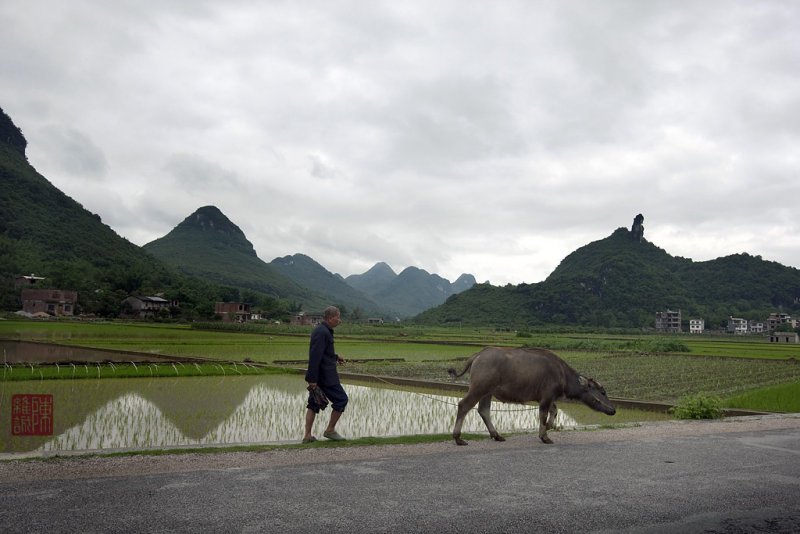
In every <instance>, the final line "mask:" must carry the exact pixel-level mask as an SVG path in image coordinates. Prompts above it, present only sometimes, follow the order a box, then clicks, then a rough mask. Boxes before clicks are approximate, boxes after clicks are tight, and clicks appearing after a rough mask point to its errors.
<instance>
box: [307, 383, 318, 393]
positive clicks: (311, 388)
mask: <svg viewBox="0 0 800 534" xmlns="http://www.w3.org/2000/svg"><path fill="white" fill-rule="evenodd" d="M306 389H307V390H308V391H313V390H315V389H317V383H316V382H309V383H308V387H306Z"/></svg>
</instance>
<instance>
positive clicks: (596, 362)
mask: <svg viewBox="0 0 800 534" xmlns="http://www.w3.org/2000/svg"><path fill="white" fill-rule="evenodd" d="M209 326H212V325H209ZM213 326H215V327H219V326H221V325H213ZM233 328H234V329H230V330H206V329H199V328H190V327H189V326H186V325H156V324H125V323H82V322H77V321H59V322H49V321H47V322H37V321H16V320H13V321H12V320H5V321H0V339H8V340H26V341H40V342H50V343H59V344H64V345H73V346H82V347H93V348H104V349H113V350H125V351H136V352H141V353H150V354H157V355H162V356H164V355H168V356H171V357H175V358H176V359H180V358H181V357H200V358H208V359H213V360H222V361H225V362H239V363H242V362H245V361H249V362H257V363H265V364H276V363H282V362H293V361H295V362H303V361H304V360H305V359H306V358H307V355H308V335H309V332H310V328H308V327H305V328H301V327H289V326H282V325H281V326H278V325H264V324H261V325H259V324H255V325H245V326H244V327H233ZM486 345H507V346H522V345H533V346H543V347H550V348H551V349H552V350H553V351H554V352H556V353H557V354H559V356H561V357H562V358H563V359H564V360H566V361H567V362H568V363H569V364H570V365H571V366H572V367H574V368H575V369H576V370H577V371H579V372H580V373H582V374H584V375H586V376H591V377H593V378H596V379H597V380H599V381H600V382H602V383H603V385H604V386H605V388H606V390H607V391H608V392H609V394H610V396H612V397H616V398H628V399H636V400H645V401H658V402H669V403H674V402H677V401H678V400H679V399H680V398H682V397H683V396H685V395H694V394H698V393H703V394H710V395H716V396H719V397H721V398H723V399H724V400H725V404H726V406H729V407H737V408H745V409H755V410H768V411H786V412H795V411H800V408H798V407H797V406H796V404H794V403H792V402H791V401H792V400H793V399H796V398H798V397H799V396H800V395H798V388H800V363H799V362H798V360H800V346H798V345H779V344H770V343H767V342H766V341H765V340H764V338H760V337H759V338H737V337H732V336H731V337H728V336H724V337H722V336H721V337H710V336H699V337H696V336H689V335H676V336H663V335H661V336H655V335H646V334H642V335H615V336H602V335H596V334H595V335H589V334H542V333H537V334H525V335H520V334H518V333H516V332H508V331H495V330H492V329H488V328H487V329H476V328H470V329H460V328H452V329H444V328H431V329H424V328H420V327H410V328H406V327H401V326H397V325H386V326H360V325H347V324H343V325H341V326H340V327H339V328H337V330H336V348H337V351H338V352H339V353H340V354H341V355H342V356H343V357H345V358H348V359H350V360H355V361H353V362H351V363H350V364H348V367H347V368H346V370H347V371H349V372H352V373H361V374H368V375H380V376H404V377H413V378H420V379H426V380H441V381H448V380H449V377H448V375H447V369H448V368H449V367H460V366H461V362H460V361H459V360H462V359H465V358H467V357H468V356H469V355H470V354H473V353H474V352H476V351H478V350H480V348H482V347H483V346H486ZM659 347H677V348H678V349H676V350H679V352H660V351H658V350H657V349H658V348H659ZM389 360H391V361H389ZM398 360H399V361H398ZM186 367H187V368H191V367H192V366H186ZM220 367H223V370H224V372H230V370H229V368H230V364H226V365H220ZM89 368H91V365H90V366H89ZM89 368H87V369H84V374H86V375H90V374H92V373H90V372H89ZM213 368H214V366H213V365H212V366H211V368H210V369H207V370H206V371H205V372H212V373H213V372H214V371H213ZM151 369H152V368H151ZM151 369H148V371H147V372H151ZM234 369H236V370H238V371H240V372H241V371H244V370H246V368H244V367H242V366H241V365H239V366H238V367H234ZM91 370H92V371H93V372H94V373H95V374H97V373H98V372H99V373H100V374H101V375H102V374H103V373H106V372H108V371H107V370H104V369H91ZM69 371H70V372H71V371H72V370H71V369H70V370H69ZM116 371H117V370H116V369H115V371H114V373H116ZM180 371H181V369H178V368H177V367H172V366H171V365H170V366H166V367H165V368H164V369H163V372H164V373H166V374H171V376H175V374H176V373H177V374H180ZM14 372H15V373H17V371H16V370H15V371H14ZM47 372H52V371H47ZM61 372H64V369H63V367H62V368H61V369H59V370H58V374H59V376H60V373H61ZM136 372H137V373H138V372H140V371H139V370H138V369H137V370H136ZM187 372H188V371H187ZM234 372H236V371H234ZM20 373H21V371H20ZM29 373H30V375H31V378H34V379H39V378H43V377H44V370H42V374H41V375H40V374H39V373H38V372H37V371H36V370H34V369H33V368H31V369H30V371H29ZM18 376H20V374H18Z"/></svg>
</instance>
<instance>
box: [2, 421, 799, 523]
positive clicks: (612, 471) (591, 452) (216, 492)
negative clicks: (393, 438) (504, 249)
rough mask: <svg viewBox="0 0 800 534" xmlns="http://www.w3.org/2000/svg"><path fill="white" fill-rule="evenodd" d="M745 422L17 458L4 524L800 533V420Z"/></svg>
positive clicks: (6, 485) (5, 493)
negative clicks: (427, 441) (401, 442)
mask: <svg viewBox="0 0 800 534" xmlns="http://www.w3.org/2000/svg"><path fill="white" fill-rule="evenodd" d="M742 421H743V422H741V423H739V422H728V423H722V422H718V423H691V424H686V425H681V424H669V423H659V424H654V425H645V426H643V427H638V428H629V429H611V430H597V431H580V432H553V433H551V437H552V438H553V440H554V441H555V442H556V443H555V444H554V445H544V444H542V443H540V442H539V441H538V439H537V438H536V436H535V435H521V436H513V437H511V438H510V439H509V441H507V442H505V443H497V442H493V441H489V440H478V441H473V442H472V443H471V444H470V445H469V446H467V447H457V446H456V445H454V444H453V443H452V442H447V443H440V444H434V445H433V446H383V447H348V448H332V447H316V446H312V447H309V448H308V449H303V450H293V451H277V452H274V453H273V452H265V453H226V454H222V455H217V454H199V455H188V456H185V455H180V456H175V457H173V458H170V457H168V456H167V457H147V456H139V457H133V458H122V459H102V458H101V459H94V460H92V459H88V460H87V459H59V460H56V461H48V462H6V463H3V464H0V503H2V504H0V530H2V531H3V532H7V533H12V532H26V533H30V532H48V533H50V532H304V533H308V532H392V533H396V532H453V533H455V532H458V533H471V532H631V533H633V532H635V533H648V532H681V533H684V532H705V533H715V532H725V533H739V532H800V416H799V415H795V416H790V417H783V418H778V419H773V418H767V419H765V420H764V419H759V418H755V419H748V418H745V419H743V420H742ZM755 421H759V424H755V423H754V422H755ZM764 421H766V423H765V422H764ZM774 421H777V423H775V422H774ZM691 425H696V426H691ZM695 429H696V430H695Z"/></svg>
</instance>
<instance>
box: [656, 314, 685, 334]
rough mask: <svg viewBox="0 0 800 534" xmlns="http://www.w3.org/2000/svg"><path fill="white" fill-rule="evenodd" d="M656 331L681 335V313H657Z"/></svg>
mask: <svg viewBox="0 0 800 534" xmlns="http://www.w3.org/2000/svg"><path fill="white" fill-rule="evenodd" d="M656 331H657V332H672V333H678V334H679V333H681V332H682V330H681V311H680V310H678V311H672V310H667V311H663V312H656Z"/></svg>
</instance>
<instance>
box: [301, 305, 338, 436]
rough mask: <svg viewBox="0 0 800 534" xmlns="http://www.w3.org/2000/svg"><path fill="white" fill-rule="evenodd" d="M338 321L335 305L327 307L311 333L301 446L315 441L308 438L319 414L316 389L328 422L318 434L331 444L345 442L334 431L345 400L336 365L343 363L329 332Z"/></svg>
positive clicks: (331, 332) (331, 333)
mask: <svg viewBox="0 0 800 534" xmlns="http://www.w3.org/2000/svg"><path fill="white" fill-rule="evenodd" d="M341 320H342V318H341V314H340V313H339V309H338V308H337V307H335V306H328V307H327V308H326V309H325V313H324V316H323V321H322V322H321V323H320V324H318V325H317V326H316V327H314V330H313V331H312V332H311V342H310V343H309V347H308V370H307V371H306V382H308V388H307V389H308V392H309V394H308V405H307V406H306V407H307V410H306V429H305V434H304V435H303V443H311V442H313V441H317V438H315V437H314V436H312V435H311V429H312V428H313V426H314V419H316V417H317V414H318V413H319V411H320V405H319V404H318V403H317V401H316V399H315V395H314V390H315V389H316V388H319V389H320V390H322V392H323V393H325V396H326V397H327V398H328V399H329V400H330V403H331V419H330V422H329V423H328V428H327V429H326V430H325V432H324V433H323V434H322V435H323V436H325V437H326V438H328V439H330V440H333V441H343V440H344V439H345V438H343V437H342V436H340V435H339V434H338V433H337V432H336V423H337V422H338V421H339V418H340V417H341V416H342V412H344V408H345V406H346V405H347V400H348V399H347V393H345V391H344V388H343V387H342V384H341V382H340V381H339V372H338V371H337V370H336V365H337V364H338V363H345V362H346V361H347V360H345V359H344V358H342V357H341V356H339V355H338V354H336V352H335V351H334V349H333V329H334V328H336V327H337V326H338V325H339V323H340V322H341ZM322 409H323V410H324V409H325V406H322Z"/></svg>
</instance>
